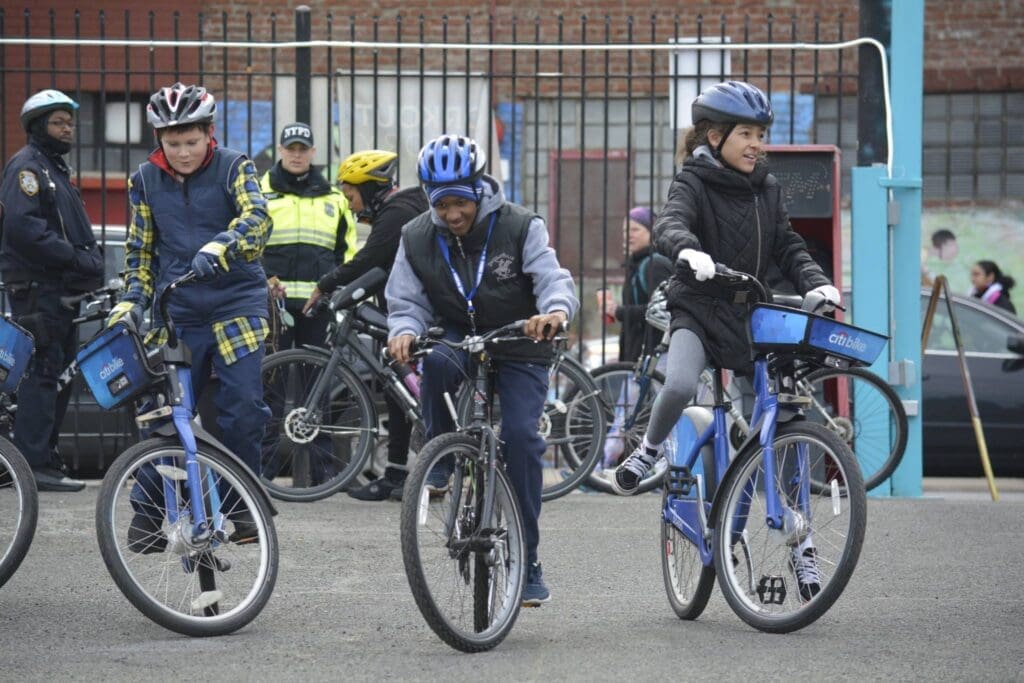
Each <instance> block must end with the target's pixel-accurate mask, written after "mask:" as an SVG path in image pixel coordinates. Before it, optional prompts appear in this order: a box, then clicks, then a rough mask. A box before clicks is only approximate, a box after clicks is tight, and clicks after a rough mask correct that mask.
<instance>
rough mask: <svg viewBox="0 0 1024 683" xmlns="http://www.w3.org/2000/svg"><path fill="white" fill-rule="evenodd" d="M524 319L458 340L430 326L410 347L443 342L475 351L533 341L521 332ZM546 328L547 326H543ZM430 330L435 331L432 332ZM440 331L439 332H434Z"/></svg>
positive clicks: (420, 348)
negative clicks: (447, 337)
mask: <svg viewBox="0 0 1024 683" xmlns="http://www.w3.org/2000/svg"><path fill="white" fill-rule="evenodd" d="M526 322H527V321H526V320H516V321H515V322H511V323H508V324H507V325H502V326H501V327H498V328H495V329H493V330H491V331H490V332H486V333H484V334H477V335H468V336H466V337H464V338H463V339H461V340H459V341H451V340H449V339H444V338H443V337H441V336H440V334H443V333H444V332H443V330H441V329H440V328H431V331H430V332H428V333H427V334H421V335H419V336H418V337H416V339H415V340H414V341H413V344H412V348H413V349H414V353H418V352H421V351H427V350H429V349H430V347H431V346H436V345H438V344H443V345H444V346H447V347H448V348H451V349H461V350H466V351H470V352H473V353H476V352H478V351H482V350H483V347H484V345H485V344H493V343H500V342H506V341H520V340H525V339H529V340H531V341H533V337H527V336H526V335H524V334H523V327H525V326H526ZM568 326H569V325H568V322H563V323H561V324H560V325H559V327H560V328H561V330H560V331H562V332H565V331H566V330H567V329H568ZM545 329H547V328H545ZM431 332H435V333H434V334H432V333H431ZM436 333H440V334H436ZM564 340H565V337H555V338H554V339H552V340H550V341H564Z"/></svg>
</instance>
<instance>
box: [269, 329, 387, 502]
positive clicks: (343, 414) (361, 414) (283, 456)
mask: <svg viewBox="0 0 1024 683" xmlns="http://www.w3.org/2000/svg"><path fill="white" fill-rule="evenodd" d="M328 361H329V356H327V355H326V354H319V353H314V352H312V351H308V350H305V349H289V350H287V351H279V352H277V353H273V354H270V355H268V356H267V357H266V358H265V359H264V361H263V367H262V375H263V399H264V401H265V402H266V404H267V405H268V406H269V407H270V413H271V415H270V420H268V421H267V426H266V432H265V434H264V437H263V444H262V453H261V461H260V472H259V474H260V479H261V480H262V481H263V484H264V485H265V486H266V487H267V491H268V492H270V495H272V496H273V497H274V498H277V499H279V500H287V501H292V502H300V503H302V502H310V501H315V500H321V499H323V498H327V497H328V496H331V495H333V494H334V493H336V492H338V491H339V490H341V489H342V488H344V487H345V486H347V485H348V484H349V483H350V482H351V481H352V480H354V479H355V477H356V476H357V475H359V474H360V472H362V471H363V467H364V465H365V464H366V461H367V459H368V458H369V457H370V452H371V451H372V450H373V445H374V442H375V440H376V438H377V412H376V408H375V406H374V404H373V400H372V399H371V398H370V396H369V394H368V392H367V390H366V387H365V386H364V384H363V381H362V380H361V379H360V378H359V376H358V375H356V374H355V373H354V372H352V370H350V369H349V368H348V367H346V366H344V365H338V366H337V368H336V369H335V372H334V376H333V377H332V378H331V382H330V386H328V387H327V389H326V390H325V391H324V393H323V396H322V398H321V399H320V401H319V402H318V404H317V405H316V406H313V407H312V409H311V410H307V408H306V401H307V398H308V397H309V395H310V392H312V390H313V387H314V385H315V384H316V382H317V379H318V378H319V377H320V376H321V375H322V374H323V373H324V372H325V370H326V367H327V363H328Z"/></svg>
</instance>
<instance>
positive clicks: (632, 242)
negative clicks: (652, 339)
mask: <svg viewBox="0 0 1024 683" xmlns="http://www.w3.org/2000/svg"><path fill="white" fill-rule="evenodd" d="M657 217H658V216H657V214H655V213H654V212H653V211H651V209H650V208H649V207H646V206H636V207H633V208H632V209H630V210H629V215H628V216H627V217H626V220H625V221H624V223H625V226H624V227H625V233H626V234H625V241H626V255H627V256H626V258H627V259H628V260H627V261H626V263H625V267H626V281H625V283H623V285H622V303H618V304H617V303H615V299H613V298H612V297H611V296H610V292H608V290H606V289H603V290H600V291H598V292H597V305H598V307H599V308H600V309H601V312H602V313H603V314H604V315H605V317H606V319H614V320H617V321H619V322H621V323H622V328H621V329H620V331H619V360H621V361H635V360H636V359H638V358H639V357H640V355H641V354H642V353H643V350H644V339H645V337H646V335H647V334H648V332H649V328H648V325H647V322H646V321H645V320H644V311H646V310H647V302H648V301H650V300H651V292H653V291H654V289H655V288H656V287H657V286H658V285H660V284H661V283H662V282H664V281H665V280H667V279H669V277H671V276H672V272H673V267H672V261H670V260H669V259H668V258H667V257H665V256H662V255H661V254H658V253H655V252H654V250H653V249H652V248H651V227H652V226H653V225H654V221H655V219H657Z"/></svg>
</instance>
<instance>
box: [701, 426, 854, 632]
mask: <svg viewBox="0 0 1024 683" xmlns="http://www.w3.org/2000/svg"><path fill="white" fill-rule="evenodd" d="M773 445H774V447H775V458H774V463H775V466H774V472H775V477H774V479H775V491H776V494H777V496H778V500H779V503H780V505H781V508H782V517H783V522H784V525H783V528H781V529H774V528H771V527H769V526H768V522H767V519H768V507H767V506H768V495H769V491H768V490H766V487H767V486H768V484H767V479H766V476H765V474H766V463H765V457H764V449H763V448H761V446H760V444H759V443H757V442H756V441H754V442H752V443H750V444H748V445H747V446H746V447H745V448H744V449H743V450H742V451H741V452H740V453H739V454H738V455H737V456H736V461H735V462H734V463H733V465H732V466H731V467H730V469H729V472H728V473H727V475H726V478H725V479H724V480H723V481H722V484H721V487H720V492H719V496H718V498H717V499H716V501H715V509H714V510H713V515H714V557H715V571H716V572H717V575H718V582H719V585H720V586H721V588H722V593H723V595H725V599H726V601H727V602H728V603H729V606H730V607H732V609H733V611H735V612H736V614H737V615H738V616H739V617H740V618H741V619H743V621H745V622H747V623H748V624H750V625H751V626H753V627H754V628H757V629H759V630H761V631H767V632H770V633H788V632H790V631H795V630H797V629H800V628H803V627H805V626H807V625H809V624H811V623H813V622H814V621H815V620H816V619H818V618H819V617H821V615H823V614H824V613H825V612H826V611H828V609H829V608H830V607H831V606H832V605H833V603H835V601H836V599H837V598H838V597H839V595H840V594H841V593H842V592H843V589H844V588H845V587H846V584H847V583H848V582H849V580H850V576H851V575H852V574H853V570H854V567H856V565H857V559H858V557H859V556H860V549H861V544H862V543H863V540H864V527H865V524H866V518H867V499H866V496H865V492H864V482H863V479H862V478H861V474H860V469H859V468H858V466H857V463H856V461H855V460H854V458H853V454H852V453H850V450H849V448H847V446H846V444H844V443H843V442H842V441H841V440H840V439H839V438H838V437H837V436H836V435H835V434H833V433H832V432H830V431H828V430H827V429H825V428H824V427H822V426H820V425H816V424H809V423H806V422H800V423H789V424H780V425H779V426H778V428H777V430H776V434H775V440H774V441H773ZM812 478H814V479H817V480H818V481H827V482H828V485H826V486H825V487H823V488H822V489H820V490H818V491H815V490H814V487H813V486H812V485H811V480H812Z"/></svg>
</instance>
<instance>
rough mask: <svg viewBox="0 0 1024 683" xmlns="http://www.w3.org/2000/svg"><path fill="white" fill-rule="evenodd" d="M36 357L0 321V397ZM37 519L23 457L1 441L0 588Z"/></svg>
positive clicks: (20, 331) (22, 337) (18, 331)
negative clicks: (33, 357)
mask: <svg viewBox="0 0 1024 683" xmlns="http://www.w3.org/2000/svg"><path fill="white" fill-rule="evenodd" d="M33 353H35V349H34V343H33V339H32V335H31V334H29V333H28V331H26V330H25V329H24V328H22V327H20V326H19V325H17V324H15V323H14V322H12V321H11V320H9V319H7V318H3V317H0V395H3V396H4V398H7V397H8V395H10V394H12V393H13V392H14V391H15V390H16V389H17V388H18V384H19V383H20V382H21V379H22V377H24V375H25V371H26V370H27V369H28V364H29V361H30V360H31V359H32V354H33ZM38 515H39V494H38V492H37V491H36V480H35V478H34V477H33V476H32V469H31V468H30V467H29V465H28V462H27V461H26V460H25V456H23V455H22V454H21V451H19V450H18V448H17V447H16V446H15V445H14V444H13V443H11V442H10V441H9V440H7V439H5V438H3V437H0V586H3V585H4V584H5V583H7V581H8V579H10V578H11V577H12V576H14V572H15V571H17V569H18V567H19V566H20V565H21V561H22V560H24V559H25V555H27V554H28V549H29V546H31V545H32V537H33V536H34V535H35V530H36V519H37V517H38Z"/></svg>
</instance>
